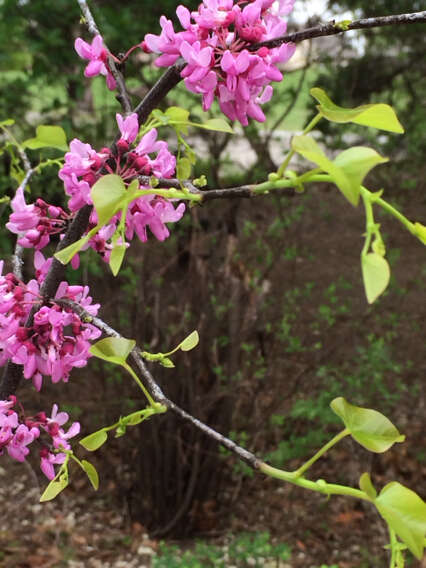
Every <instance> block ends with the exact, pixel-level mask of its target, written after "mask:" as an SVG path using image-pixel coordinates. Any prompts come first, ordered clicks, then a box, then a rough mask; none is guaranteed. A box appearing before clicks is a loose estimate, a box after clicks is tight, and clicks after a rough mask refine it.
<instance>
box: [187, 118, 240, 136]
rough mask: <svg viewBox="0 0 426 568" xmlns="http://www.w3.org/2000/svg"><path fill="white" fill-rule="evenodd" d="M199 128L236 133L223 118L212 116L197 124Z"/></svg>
mask: <svg viewBox="0 0 426 568" xmlns="http://www.w3.org/2000/svg"><path fill="white" fill-rule="evenodd" d="M196 126H198V128H205V129H206V130H214V131H216V132H227V133H228V134H234V131H233V130H232V127H231V126H229V124H228V123H227V122H226V120H225V119H223V118H210V119H209V120H206V122H203V123H202V124H197V125H196Z"/></svg>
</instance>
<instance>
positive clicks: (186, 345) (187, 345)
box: [178, 330, 200, 351]
mask: <svg viewBox="0 0 426 568" xmlns="http://www.w3.org/2000/svg"><path fill="white" fill-rule="evenodd" d="M199 341H200V337H199V335H198V331H197V330H195V331H193V332H192V333H190V334H189V335H188V337H186V338H185V339H184V340H183V341H182V342H181V343H179V346H178V349H180V350H181V351H191V349H194V347H196V346H197V345H198V343H199Z"/></svg>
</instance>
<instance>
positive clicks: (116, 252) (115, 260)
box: [109, 245, 126, 276]
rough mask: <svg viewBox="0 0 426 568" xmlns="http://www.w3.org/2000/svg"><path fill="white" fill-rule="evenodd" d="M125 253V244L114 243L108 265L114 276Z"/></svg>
mask: <svg viewBox="0 0 426 568" xmlns="http://www.w3.org/2000/svg"><path fill="white" fill-rule="evenodd" d="M125 253H126V245H115V246H114V248H113V249H112V251H111V256H110V257H109V267H110V268H111V272H112V273H113V275H114V276H117V274H118V272H119V270H120V268H121V265H122V263H123V259H124V255H125Z"/></svg>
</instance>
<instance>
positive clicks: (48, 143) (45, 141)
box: [22, 126, 68, 152]
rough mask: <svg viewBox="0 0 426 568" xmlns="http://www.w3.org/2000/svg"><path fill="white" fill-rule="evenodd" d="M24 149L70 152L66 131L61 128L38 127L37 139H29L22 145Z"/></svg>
mask: <svg viewBox="0 0 426 568" xmlns="http://www.w3.org/2000/svg"><path fill="white" fill-rule="evenodd" d="M22 146H23V147H24V148H29V149H30V150H38V149H39V148H57V149H58V150H62V151H64V152H66V151H67V150H68V145H67V137H66V135H65V131H64V129H63V128H61V127H60V126H37V128H36V135H35V138H29V139H28V140H25V142H23V143H22Z"/></svg>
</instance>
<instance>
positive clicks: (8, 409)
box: [0, 396, 80, 479]
mask: <svg viewBox="0 0 426 568" xmlns="http://www.w3.org/2000/svg"><path fill="white" fill-rule="evenodd" d="M18 406H20V405H19V403H18V401H17V399H16V397H15V396H10V397H9V399H8V400H0V455H1V454H3V452H4V450H6V451H7V453H8V454H9V456H10V457H11V458H13V459H15V460H17V461H19V462H23V461H25V459H26V457H27V456H28V454H29V452H30V450H29V448H28V446H29V444H31V443H32V442H34V441H35V440H37V441H38V442H39V443H40V468H41V470H42V472H43V473H44V474H45V476H46V477H47V478H48V479H53V478H54V477H55V468H54V466H55V465H56V464H62V463H64V461H65V459H66V454H65V453H64V450H69V449H70V445H69V442H68V440H69V439H70V438H72V437H74V436H76V435H77V434H78V433H79V432H80V424H79V423H78V422H74V423H73V424H72V425H71V426H70V428H69V429H68V431H67V432H65V430H64V429H63V428H62V426H63V425H64V424H65V423H66V422H68V414H67V413H66V412H58V406H57V405H56V404H54V405H53V408H52V415H51V416H50V417H47V416H46V414H45V413H44V412H40V413H39V414H37V416H35V417H33V418H23V416H24V412H23V409H22V407H21V412H19V411H18ZM42 438H43V440H42ZM49 438H50V439H49Z"/></svg>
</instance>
